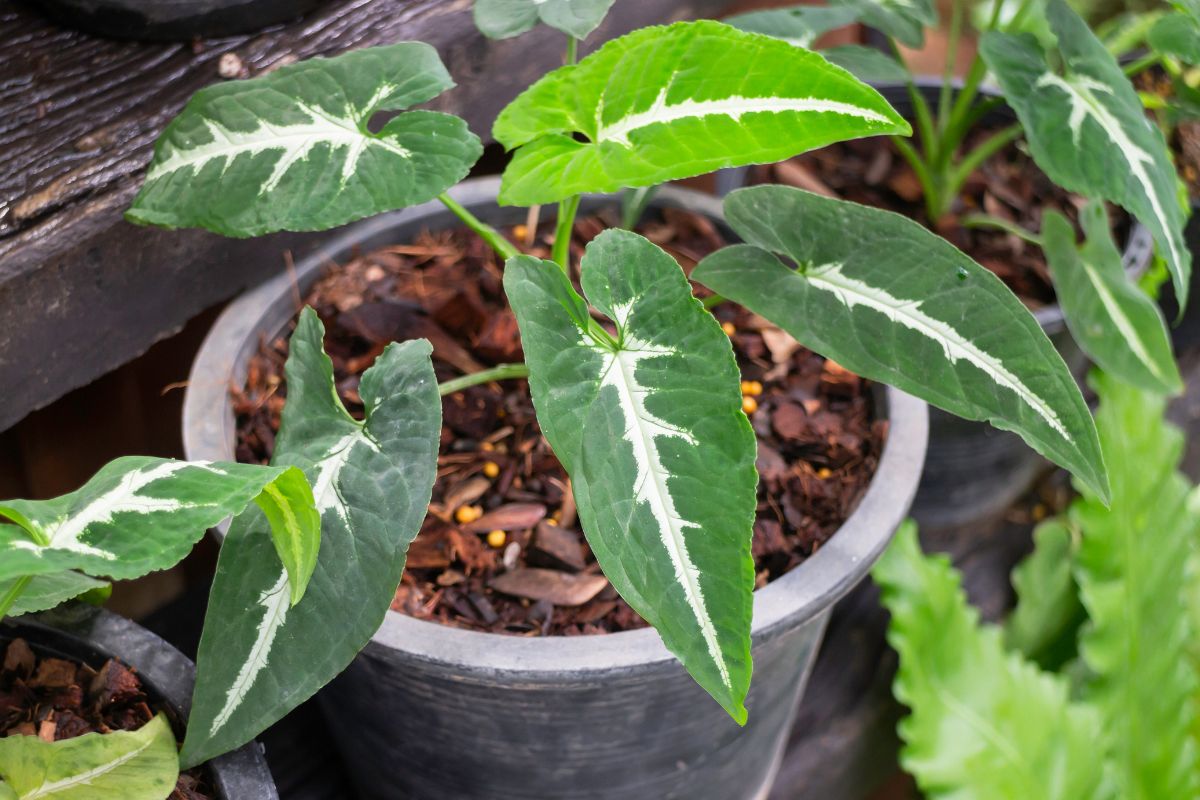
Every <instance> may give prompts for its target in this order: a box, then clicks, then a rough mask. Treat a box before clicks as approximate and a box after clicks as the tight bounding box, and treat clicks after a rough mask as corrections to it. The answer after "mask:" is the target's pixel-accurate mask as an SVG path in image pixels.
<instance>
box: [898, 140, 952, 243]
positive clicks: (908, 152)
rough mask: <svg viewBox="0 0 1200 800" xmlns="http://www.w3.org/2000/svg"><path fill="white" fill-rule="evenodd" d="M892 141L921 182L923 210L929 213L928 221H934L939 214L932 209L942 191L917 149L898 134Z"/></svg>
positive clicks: (936, 205) (935, 206) (939, 204)
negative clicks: (923, 194)
mask: <svg viewBox="0 0 1200 800" xmlns="http://www.w3.org/2000/svg"><path fill="white" fill-rule="evenodd" d="M892 143H893V144H895V145H896V150H898V151H899V152H900V155H901V157H903V158H904V160H905V161H907V162H908V165H909V166H910V167H912V171H913V174H914V175H916V176H917V182H918V183H920V184H921V189H922V190H923V191H924V193H925V212H926V213H927V214H928V215H929V221H930V222H934V221H936V220H937V218H938V216H940V214H935V213H934V210H935V209H936V208H938V207H940V206H941V203H942V199H941V198H942V191H941V187H940V186H939V185H938V183H937V182H936V181H935V180H934V179H933V174H932V173H931V172H930V171H929V165H928V164H927V163H926V162H925V160H924V159H922V158H921V154H920V153H918V152H917V149H916V148H915V147H913V146H912V145H911V144H910V143H909V142H908V141H907V140H905V139H902V138H901V137H899V136H893V137H892Z"/></svg>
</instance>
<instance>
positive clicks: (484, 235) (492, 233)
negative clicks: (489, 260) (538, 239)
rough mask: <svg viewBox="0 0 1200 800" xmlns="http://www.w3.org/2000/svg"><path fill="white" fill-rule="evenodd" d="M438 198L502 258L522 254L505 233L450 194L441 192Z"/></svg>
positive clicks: (506, 258)
mask: <svg viewBox="0 0 1200 800" xmlns="http://www.w3.org/2000/svg"><path fill="white" fill-rule="evenodd" d="M438 200H441V201H442V205H444V206H445V207H446V208H448V209H450V210H451V211H453V212H454V215H455V216H456V217H458V218H459V219H461V220H462V221H463V222H464V223H466V226H467V227H468V228H470V229H471V230H473V231H474V232H475V233H476V234H478V235H479V238H481V239H483V240H484V241H485V242H487V243H488V245H489V246H490V247H491V248H492V249H493V250H495V251H496V254H497V255H498V256H500V258H501V260H503V261H507V260H508V259H510V258H512V257H513V256H519V255H521V251H520V250H518V249H517V247H516V246H515V245H514V244H513V243H512V242H510V241H508V239H505V238H504V234H502V233H500V231H498V230H496V229H495V228H493V227H492V226H491V225H488V224H487V223H486V222H484V221H483V220H481V219H479V218H478V217H476V216H475V215H474V214H472V213H471V212H470V211H468V210H467V209H465V208H463V206H462V205H460V204H459V203H458V202H457V201H455V200H454V199H453V198H451V197H450V195H448V194H445V193H443V194H439V195H438Z"/></svg>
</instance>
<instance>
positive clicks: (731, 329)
mask: <svg viewBox="0 0 1200 800" xmlns="http://www.w3.org/2000/svg"><path fill="white" fill-rule="evenodd" d="M721 330H723V331H725V335H726V336H733V335H734V334H735V333H737V326H735V325H734V324H733V323H732V322H722V323H721Z"/></svg>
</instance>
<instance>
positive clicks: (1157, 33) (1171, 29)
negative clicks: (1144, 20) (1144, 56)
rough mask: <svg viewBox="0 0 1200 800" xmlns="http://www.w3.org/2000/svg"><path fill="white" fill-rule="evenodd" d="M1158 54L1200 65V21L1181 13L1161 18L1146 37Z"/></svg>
mask: <svg viewBox="0 0 1200 800" xmlns="http://www.w3.org/2000/svg"><path fill="white" fill-rule="evenodd" d="M1146 41H1147V42H1148V43H1149V45H1150V47H1151V49H1153V50H1154V51H1155V52H1156V53H1161V54H1163V55H1166V56H1174V57H1175V58H1178V59H1180V60H1182V61H1183V62H1184V63H1186V64H1193V65H1194V64H1200V20H1198V19H1197V18H1196V17H1194V16H1192V15H1191V14H1188V13H1184V12H1181V11H1177V12H1173V13H1170V14H1167V15H1166V16H1163V17H1160V18H1159V20H1158V21H1157V22H1155V23H1154V27H1152V28H1151V29H1150V32H1149V33H1148V34H1147V35H1146Z"/></svg>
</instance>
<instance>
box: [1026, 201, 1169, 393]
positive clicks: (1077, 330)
mask: <svg viewBox="0 0 1200 800" xmlns="http://www.w3.org/2000/svg"><path fill="white" fill-rule="evenodd" d="M1080 222H1081V223H1082V225H1083V231H1084V238H1085V241H1084V243H1083V245H1082V246H1081V247H1079V248H1076V246H1075V230H1074V228H1072V227H1071V223H1070V222H1068V221H1067V219H1066V217H1064V216H1062V215H1061V214H1059V213H1058V212H1056V211H1047V212H1046V213H1045V215H1044V216H1043V219H1042V242H1043V249H1044V250H1045V253H1046V261H1047V263H1048V264H1049V266H1050V275H1051V277H1052V278H1053V279H1054V288H1055V292H1056V294H1057V295H1058V302H1059V304H1060V305H1061V306H1062V308H1063V313H1064V315H1065V316H1066V319H1067V326H1068V327H1069V328H1070V330H1071V334H1072V335H1073V336H1074V337H1075V341H1077V342H1078V343H1079V346H1080V347H1081V348H1083V351H1084V352H1085V353H1087V354H1088V355H1089V356H1091V358H1092V360H1093V361H1095V362H1096V363H1097V364H1099V365H1100V366H1101V367H1102V368H1103V369H1104V370H1105V371H1106V372H1109V373H1110V374H1112V375H1115V376H1117V377H1119V378H1121V379H1122V380H1125V381H1128V382H1130V383H1132V384H1134V385H1135V386H1143V387H1145V388H1148V389H1153V390H1154V391H1158V392H1161V393H1164V394H1178V393H1179V392H1181V391H1182V390H1183V379H1182V378H1180V376H1179V368H1178V367H1177V366H1176V365H1175V358H1174V356H1173V355H1172V354H1171V335H1170V333H1169V332H1168V331H1167V323H1166V320H1164V319H1163V315H1162V311H1160V310H1159V307H1158V304H1157V303H1155V302H1154V301H1153V300H1151V299H1150V298H1149V297H1148V296H1147V295H1146V294H1145V293H1144V292H1142V291H1141V290H1140V289H1139V288H1138V287H1137V286H1135V285H1134V284H1133V283H1130V281H1129V279H1128V278H1127V277H1126V275H1125V267H1124V265H1123V264H1122V262H1121V253H1120V252H1119V251H1118V250H1117V246H1116V244H1115V243H1114V242H1113V240H1112V234H1111V233H1110V232H1109V227H1108V214H1107V213H1106V212H1105V210H1104V206H1103V204H1101V203H1098V202H1093V203H1091V204H1090V205H1088V207H1087V208H1085V209H1084V210H1083V212H1082V214H1081V215H1080Z"/></svg>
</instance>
